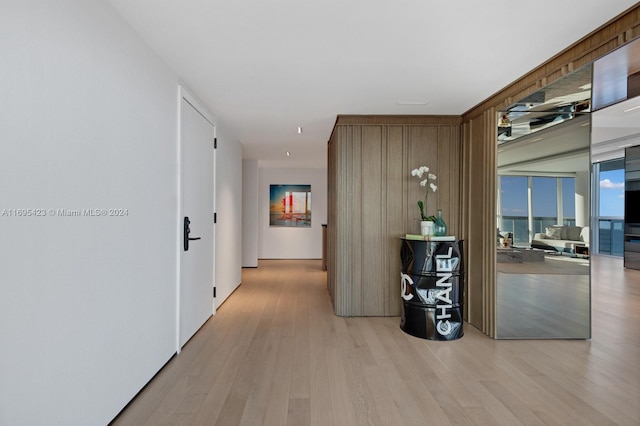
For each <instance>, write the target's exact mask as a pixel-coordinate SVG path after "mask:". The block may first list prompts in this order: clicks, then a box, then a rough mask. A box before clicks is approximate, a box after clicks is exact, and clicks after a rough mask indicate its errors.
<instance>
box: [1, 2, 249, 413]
mask: <svg viewBox="0 0 640 426" xmlns="http://www.w3.org/2000/svg"><path fill="white" fill-rule="evenodd" d="M0 28H1V29H2V30H0V31H1V32H2V36H1V37H0V61H1V66H0V69H2V78H1V79H0V93H2V94H3V95H2V96H3V99H2V102H0V129H2V132H1V136H0V241H1V243H0V295H1V296H0V342H1V344H2V347H1V349H0V424H1V425H12V426H14V425H41V424H46V425H65V426H73V425H104V424H107V423H108V422H109V421H110V420H111V419H112V418H113V417H114V416H115V415H116V414H117V413H118V412H119V411H120V410H121V409H122V408H123V407H124V406H125V405H126V404H127V403H128V402H129V401H130V400H131V398H132V397H133V396H135V394H136V393H137V392H138V391H139V390H140V389H141V388H142V387H143V386H144V385H145V384H146V383H147V382H148V380H150V379H151V378H152V376H153V375H154V374H155V373H156V372H157V371H158V370H159V369H160V368H161V367H162V365H163V364H164V363H165V362H166V361H167V360H168V359H169V358H170V357H171V356H172V354H173V353H174V352H175V349H176V345H175V335H176V328H175V327H176V268H177V266H176V262H177V250H178V247H176V245H177V244H176V235H177V233H176V229H177V226H178V223H177V214H178V212H177V173H178V163H177V105H178V103H177V87H178V84H179V79H178V77H177V76H176V75H175V74H174V73H173V72H171V71H170V70H169V69H168V68H167V67H166V65H165V64H164V63H163V62H162V61H161V60H160V59H159V58H158V57H157V56H156V55H155V54H154V53H153V52H152V51H151V50H150V49H149V48H148V47H147V46H146V45H145V44H144V43H143V41H142V40H141V39H140V37H139V36H138V35H137V34H136V33H134V31H132V30H131V28H130V27H129V26H128V25H127V24H126V22H125V21H124V20H123V19H122V18H121V17H120V16H119V15H118V14H117V13H116V12H115V10H114V9H113V8H112V7H111V6H110V5H109V4H108V3H107V2H106V1H102V0H92V1H87V0H58V1H55V2H53V1H49V0H24V1H16V2H10V3H9V2H3V5H2V12H1V13H0ZM218 135H219V141H220V142H221V147H222V148H220V149H219V151H218V153H217V157H218V169H217V174H216V179H217V181H216V184H217V188H218V190H219V191H220V194H219V196H218V200H217V202H218V218H219V220H218V224H219V225H218V226H217V237H218V244H217V254H218V258H217V262H218V265H219V266H220V268H219V270H218V271H217V273H216V281H217V283H218V285H219V286H221V287H225V288H226V287H227V286H234V285H237V284H238V283H239V282H240V279H239V275H240V249H239V244H240V243H239V242H238V241H239V238H238V235H239V234H240V219H239V217H240V211H241V208H240V207H239V206H240V200H239V196H238V195H237V194H238V193H239V191H241V186H240V185H241V175H240V169H241V159H240V145H239V143H237V141H234V140H233V138H231V137H230V136H229V135H225V134H224V130H223V126H221V125H220V124H218ZM231 194H236V196H235V199H233V197H232V196H231ZM111 208H120V209H127V213H126V215H125V216H122V217H92V216H82V217H75V216H74V217H60V215H59V214H58V212H56V214H55V215H54V214H52V212H51V209H53V210H57V209H68V210H73V211H75V210H82V209H111ZM12 209H43V210H36V211H35V212H36V213H38V214H40V213H43V214H44V215H45V216H39V217H34V216H29V217H24V216H17V215H18V214H25V213H27V211H26V210H24V211H20V210H12ZM3 212H4V215H3ZM18 212H19V213H18ZM33 212H34V211H31V213H33ZM225 239H227V240H228V244H225V243H224V242H223V241H224V240H225ZM221 247H222V248H221ZM227 249H229V252H228V253H227V252H226V251H225V250H227ZM234 256H235V259H232V257H234ZM225 291H226V290H223V291H222V292H221V293H223V294H224V292H225Z"/></svg>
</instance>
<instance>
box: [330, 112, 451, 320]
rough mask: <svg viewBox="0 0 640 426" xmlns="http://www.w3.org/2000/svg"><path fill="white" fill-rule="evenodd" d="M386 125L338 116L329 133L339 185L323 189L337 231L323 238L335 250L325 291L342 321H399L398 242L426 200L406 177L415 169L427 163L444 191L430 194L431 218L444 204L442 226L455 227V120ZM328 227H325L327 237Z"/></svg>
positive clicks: (411, 229) (415, 226)
mask: <svg viewBox="0 0 640 426" xmlns="http://www.w3.org/2000/svg"><path fill="white" fill-rule="evenodd" d="M359 121H362V122H364V123H359V124H358V122H359ZM389 121H390V122H391V124H385V120H384V118H383V117H380V116H373V117H364V116H357V117H352V116H345V117H342V116H341V117H339V119H338V120H337V123H338V124H336V128H335V129H334V132H333V133H332V139H331V141H330V145H329V150H330V155H329V159H330V160H329V161H331V162H332V163H333V164H332V165H331V166H330V167H329V170H330V171H331V172H332V173H335V174H339V175H342V178H341V180H340V182H342V183H343V185H334V186H332V189H331V191H329V198H330V200H331V201H330V202H329V206H330V208H331V209H333V210H334V211H333V212H331V213H330V214H329V217H330V218H333V217H335V218H336V226H335V233H331V232H328V237H329V236H330V235H331V236H333V238H335V239H336V241H335V244H333V243H330V246H331V247H333V249H332V250H334V251H331V256H332V260H331V261H328V262H327V269H328V279H329V280H333V282H332V283H331V284H329V285H328V287H329V288H331V289H336V290H335V295H332V298H333V300H334V309H335V312H336V314H337V315H340V316H397V315H400V312H401V302H400V290H399V286H400V284H399V283H400V278H399V277H400V254H399V252H400V239H399V237H400V236H402V235H404V234H405V233H419V232H420V224H419V221H420V215H419V209H418V206H417V201H418V199H420V198H422V197H423V196H424V188H421V187H420V186H419V181H418V179H417V178H415V177H412V176H411V174H410V173H411V170H412V169H413V168H416V167H419V166H421V165H428V166H429V167H431V169H432V173H434V174H436V175H437V176H438V182H437V184H438V185H440V184H442V188H441V189H439V190H438V191H437V192H436V193H431V194H430V198H429V200H428V206H427V207H428V212H429V214H435V212H436V209H437V206H442V208H443V210H445V220H446V221H447V225H449V227H450V229H459V215H460V212H461V209H460V205H459V204H460V200H461V196H460V195H459V194H458V193H456V192H455V191H454V190H455V189H456V188H457V187H458V185H459V182H460V172H461V166H460V153H461V150H460V146H459V145H460V140H459V134H460V130H459V122H458V121H457V120H453V122H455V123H456V124H447V125H441V124H437V123H436V124H430V123H429V122H430V120H429V119H428V118H425V117H417V116H411V117H402V118H400V117H396V116H394V117H390V119H389ZM435 121H436V122H440V121H442V120H435ZM444 121H445V122H451V121H452V120H450V119H449V118H446V117H445V119H444ZM396 122H398V123H406V122H409V123H410V124H394V123H396ZM344 123H348V124H344ZM415 123H420V124H415ZM338 146H339V147H340V149H337V147H338ZM336 156H342V157H344V158H341V159H338V158H336ZM332 179H335V177H330V180H332ZM334 187H335V190H334V189H333V188H334ZM337 191H341V193H340V194H338V193H336V192H337ZM346 194H348V195H346ZM331 228H332V227H331V224H328V231H329V230H330V229H331ZM330 268H334V269H335V270H336V271H338V272H336V273H335V274H334V273H333V272H332V271H329V269H330ZM345 293H348V296H347V295H345ZM341 295H342V296H341Z"/></svg>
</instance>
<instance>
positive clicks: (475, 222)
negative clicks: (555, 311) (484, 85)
mask: <svg viewBox="0 0 640 426" xmlns="http://www.w3.org/2000/svg"><path fill="white" fill-rule="evenodd" d="M638 36H640V3H638V4H637V5H636V6H634V7H632V8H631V9H629V10H628V11H627V12H625V13H624V14H622V15H620V16H619V17H618V18H616V19H613V20H612V21H610V22H609V23H607V24H605V25H604V26H602V27H601V28H599V29H597V30H596V31H594V32H592V33H591V34H589V35H588V36H586V37H584V38H583V39H582V40H580V41H578V42H577V43H575V44H574V45H572V46H569V47H568V48H566V49H565V50H563V51H562V52H560V53H559V54H558V55H556V56H554V57H553V58H551V59H549V60H548V61H546V62H545V63H543V64H542V65H540V66H539V67H537V68H535V69H534V70H532V71H531V72H529V73H527V74H526V75H524V76H523V77H522V78H520V79H518V80H517V81H515V82H513V83H512V84H510V85H508V86H506V87H505V88H504V89H502V90H501V91H500V92H498V93H496V94H494V95H493V96H491V97H489V98H488V99H486V100H485V101H483V102H481V103H480V104H478V105H477V106H475V107H473V108H472V109H470V110H469V111H467V112H466V113H464V114H463V116H462V121H463V124H462V146H463V151H464V154H463V157H464V161H463V171H462V175H463V185H464V186H463V190H462V192H463V194H464V200H463V212H462V223H463V234H464V235H465V236H466V239H467V240H468V243H467V246H468V247H469V248H470V249H469V250H467V252H468V253H469V254H470V257H469V259H468V261H467V265H466V266H467V285H468V288H469V290H468V291H467V297H468V299H469V301H468V303H467V305H468V321H469V323H470V324H472V325H474V326H475V327H477V328H478V329H480V330H481V331H482V332H483V333H485V334H487V335H489V336H492V337H494V336H495V304H496V300H495V299H496V294H495V282H496V272H495V245H496V155H497V146H496V127H497V112H498V111H499V110H500V109H502V108H505V107H507V106H509V105H511V104H512V103H514V102H516V101H518V100H519V99H521V98H523V97H525V96H527V95H529V94H531V93H533V92H535V91H536V90H538V89H539V88H541V87H544V86H546V85H547V84H550V83H552V82H553V81H555V80H557V79H559V78H561V77H563V76H565V75H566V74H568V73H570V72H572V71H574V70H577V69H578V68H580V67H582V66H584V65H587V64H589V63H591V62H593V61H594V60H596V59H598V58H600V57H602V56H604V55H606V54H607V53H609V52H611V51H613V50H615V49H617V48H618V47H620V46H622V45H624V44H626V43H628V42H629V41H631V40H633V39H634V38H636V37H638Z"/></svg>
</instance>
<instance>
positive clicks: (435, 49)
mask: <svg viewBox="0 0 640 426" xmlns="http://www.w3.org/2000/svg"><path fill="white" fill-rule="evenodd" d="M110 2H111V3H112V4H113V6H114V7H115V8H116V9H117V10H118V11H119V12H120V13H121V14H122V15H123V16H124V17H125V18H126V19H127V20H128V21H129V22H130V23H131V25H132V26H133V28H134V29H135V30H137V31H138V32H139V33H140V34H141V36H142V37H143V38H144V39H145V40H146V41H147V43H148V44H149V45H150V46H151V47H152V48H153V49H155V51H156V52H157V53H158V54H159V55H160V56H161V57H162V58H163V60H164V61H165V62H166V63H167V64H168V65H169V66H170V67H171V68H172V69H173V70H174V71H175V72H176V73H177V74H178V75H179V76H180V77H181V79H182V80H183V81H184V82H185V83H186V85H187V86H188V87H189V88H190V89H191V90H192V91H193V92H195V93H196V94H197V95H198V97H199V98H200V99H201V101H202V102H204V103H205V104H206V105H207V106H208V107H209V109H210V110H211V112H213V113H214V114H215V115H216V116H217V118H218V119H219V121H220V123H221V124H222V125H223V126H226V128H227V129H228V131H229V132H230V133H232V134H233V135H235V136H236V137H237V138H238V140H239V141H240V142H241V143H242V145H243V156H244V158H253V159H258V160H260V164H261V165H262V166H278V167H282V166H286V167H325V166H326V143H327V141H328V139H329V136H330V133H331V130H332V128H333V124H334V122H335V119H336V116H337V115H339V114H438V115H440V114H455V115H460V114H462V113H464V112H466V111H467V110H469V109H470V108H472V107H473V106H475V105H476V104H478V103H480V102H481V101H483V100H484V99H486V98H488V97H489V96H491V95H492V94H494V93H496V92H497V91H499V90H500V89H502V88H503V87H505V86H506V85H507V84H509V83H511V82H512V81H514V80H516V79H518V78H519V77H521V76H522V75H524V74H525V73H526V72H528V71H530V70H531V69H533V68H535V67H536V66H538V65H540V64H541V63H542V62H544V61H545V60H547V59H549V58H550V57H552V56H554V55H555V54H557V53H559V52H560V51H561V50H562V49H564V48H565V47H567V46H569V45H571V44H572V43H574V42H576V41H577V40H579V39H580V38H582V37H583V36H585V35H587V34H588V33H590V32H591V31H593V30H594V29H596V28H598V27H600V26H601V25H602V24H604V23H606V22H607V21H609V20H610V19H612V18H614V17H615V16H617V15H619V14H620V13H622V12H624V11H625V10H626V9H627V8H629V7H631V6H633V5H634V4H635V3H636V2H635V1H631V0H607V1H606V2H605V1H602V0H562V1H558V0H553V1H551V0H538V1H535V2H513V1H508V0H484V1H477V0H450V1H447V2H435V1H429V0H396V1H393V2H392V1H381V0H343V1H338V0H322V1H320V0H295V1H294V0H271V1H259V0H253V1H238V0H236V1H230V0H227V1H221V0H162V1H159V0H110ZM403 103H407V104H412V105H402V104H403ZM422 103H426V104H422ZM298 126H301V127H302V128H303V133H302V134H298V133H297V132H296V130H297V127H298ZM286 151H289V152H290V153H291V156H290V157H286V156H285V152H286Z"/></svg>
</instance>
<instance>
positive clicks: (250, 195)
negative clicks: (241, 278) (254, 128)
mask: <svg viewBox="0 0 640 426" xmlns="http://www.w3.org/2000/svg"><path fill="white" fill-rule="evenodd" d="M242 207H243V208H242V266H243V267H245V268H255V267H257V266H258V210H259V208H258V160H243V161H242Z"/></svg>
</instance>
